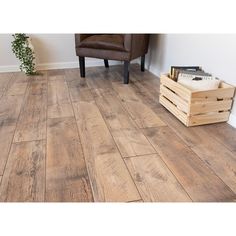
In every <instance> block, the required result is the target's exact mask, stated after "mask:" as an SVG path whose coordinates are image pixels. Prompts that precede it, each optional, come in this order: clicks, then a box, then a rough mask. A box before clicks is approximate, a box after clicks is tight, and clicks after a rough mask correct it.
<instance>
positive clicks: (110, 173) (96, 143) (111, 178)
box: [73, 102, 140, 202]
mask: <svg viewBox="0 0 236 236" xmlns="http://www.w3.org/2000/svg"><path fill="white" fill-rule="evenodd" d="M73 105H74V110H75V115H76V118H77V123H78V127H79V132H80V136H81V142H82V146H83V151H84V155H85V159H86V163H87V167H88V173H89V177H90V181H91V184H92V189H93V195H94V200H95V201H111V202H113V201H117V202H124V201H125V202H127V201H134V200H139V199H140V196H139V193H138V192H137V189H136V187H135V185H134V182H133V180H132V178H131V176H130V175H129V172H128V170H127V168H126V166H125V163H124V162H123V160H122V157H121V156H120V154H119V152H118V150H117V148H116V145H115V143H114V141H113V139H112V136H111V134H110V132H109V130H108V128H107V126H106V124H105V122H104V120H103V118H102V116H101V114H100V112H99V110H98V108H97V106H96V105H95V103H88V102H79V103H74V104H73Z"/></svg>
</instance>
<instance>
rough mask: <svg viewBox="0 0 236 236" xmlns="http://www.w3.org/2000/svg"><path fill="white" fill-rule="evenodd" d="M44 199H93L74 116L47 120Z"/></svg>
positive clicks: (58, 200)
mask: <svg viewBox="0 0 236 236" xmlns="http://www.w3.org/2000/svg"><path fill="white" fill-rule="evenodd" d="M47 131H48V132H47V163H46V166H47V170H46V182H47V186H46V201H49V202H72V201H77V202H89V201H93V197H92V192H91V187H90V184H89V179H88V175H87V170H86V164H85V160H84V157H83V153H82V147H81V144H80V141H79V136H78V131H77V127H76V122H75V119H74V118H56V119H49V120H48V128H47Z"/></svg>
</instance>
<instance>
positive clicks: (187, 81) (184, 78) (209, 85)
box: [177, 71, 220, 91]
mask: <svg viewBox="0 0 236 236" xmlns="http://www.w3.org/2000/svg"><path fill="white" fill-rule="evenodd" d="M177 82H178V83H180V84H182V85H183V86H185V87H187V88H189V89H191V90H193V91H203V90H211V89H217V88H218V87H219V84H220V80H218V79H216V78H215V77H213V76H212V75H211V74H209V73H205V72H197V71H196V72H180V73H179V74H178V80H177Z"/></svg>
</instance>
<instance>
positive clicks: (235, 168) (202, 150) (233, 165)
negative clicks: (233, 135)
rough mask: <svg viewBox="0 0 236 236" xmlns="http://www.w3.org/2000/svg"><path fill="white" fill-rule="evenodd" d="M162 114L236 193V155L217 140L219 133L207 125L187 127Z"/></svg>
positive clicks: (174, 129)
mask: <svg viewBox="0 0 236 236" xmlns="http://www.w3.org/2000/svg"><path fill="white" fill-rule="evenodd" d="M161 116H162V117H163V119H164V117H165V120H166V121H167V122H168V125H169V126H170V127H171V128H172V129H173V131H175V132H176V134H177V135H178V136H179V137H181V138H182V140H183V141H184V142H185V143H186V144H187V145H188V146H189V147H190V148H191V149H192V150H193V151H194V152H195V153H196V154H197V155H198V156H199V157H200V158H201V159H202V160H203V161H204V162H205V164H206V165H207V166H208V167H209V168H210V169H212V170H213V171H214V172H215V174H216V175H218V176H219V177H220V178H221V179H222V180H223V181H224V182H225V183H226V184H227V185H228V186H229V187H230V188H231V189H232V190H233V191H234V192H235V193H236V175H235V173H236V156H235V155H234V154H233V153H232V152H231V151H230V150H229V149H227V148H226V147H225V146H224V145H222V144H221V143H219V142H218V141H217V138H216V137H217V134H216V135H214V132H209V131H207V129H206V128H205V126H199V127H192V128H187V127H185V126H184V125H182V124H181V123H180V122H179V121H178V120H177V119H175V118H174V117H173V116H170V115H169V114H161ZM214 126H215V125H214ZM216 127H217V126H216ZM226 131H227V129H226ZM229 138H230V135H229ZM218 139H219V138H218ZM226 142H227V141H226Z"/></svg>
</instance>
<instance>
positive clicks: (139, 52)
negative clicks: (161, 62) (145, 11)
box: [75, 34, 149, 84]
mask: <svg viewBox="0 0 236 236" xmlns="http://www.w3.org/2000/svg"><path fill="white" fill-rule="evenodd" d="M148 43H149V35H148V34H75V48H76V55H77V56H78V57H79V64H80V76H81V77H85V57H94V58H101V59H104V64H105V67H107V68H108V67H109V64H108V60H118V61H124V83H125V84H128V83H129V64H130V61H131V60H133V59H135V58H137V57H140V56H141V71H144V69H145V67H144V64H145V54H146V53H147V51H148Z"/></svg>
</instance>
